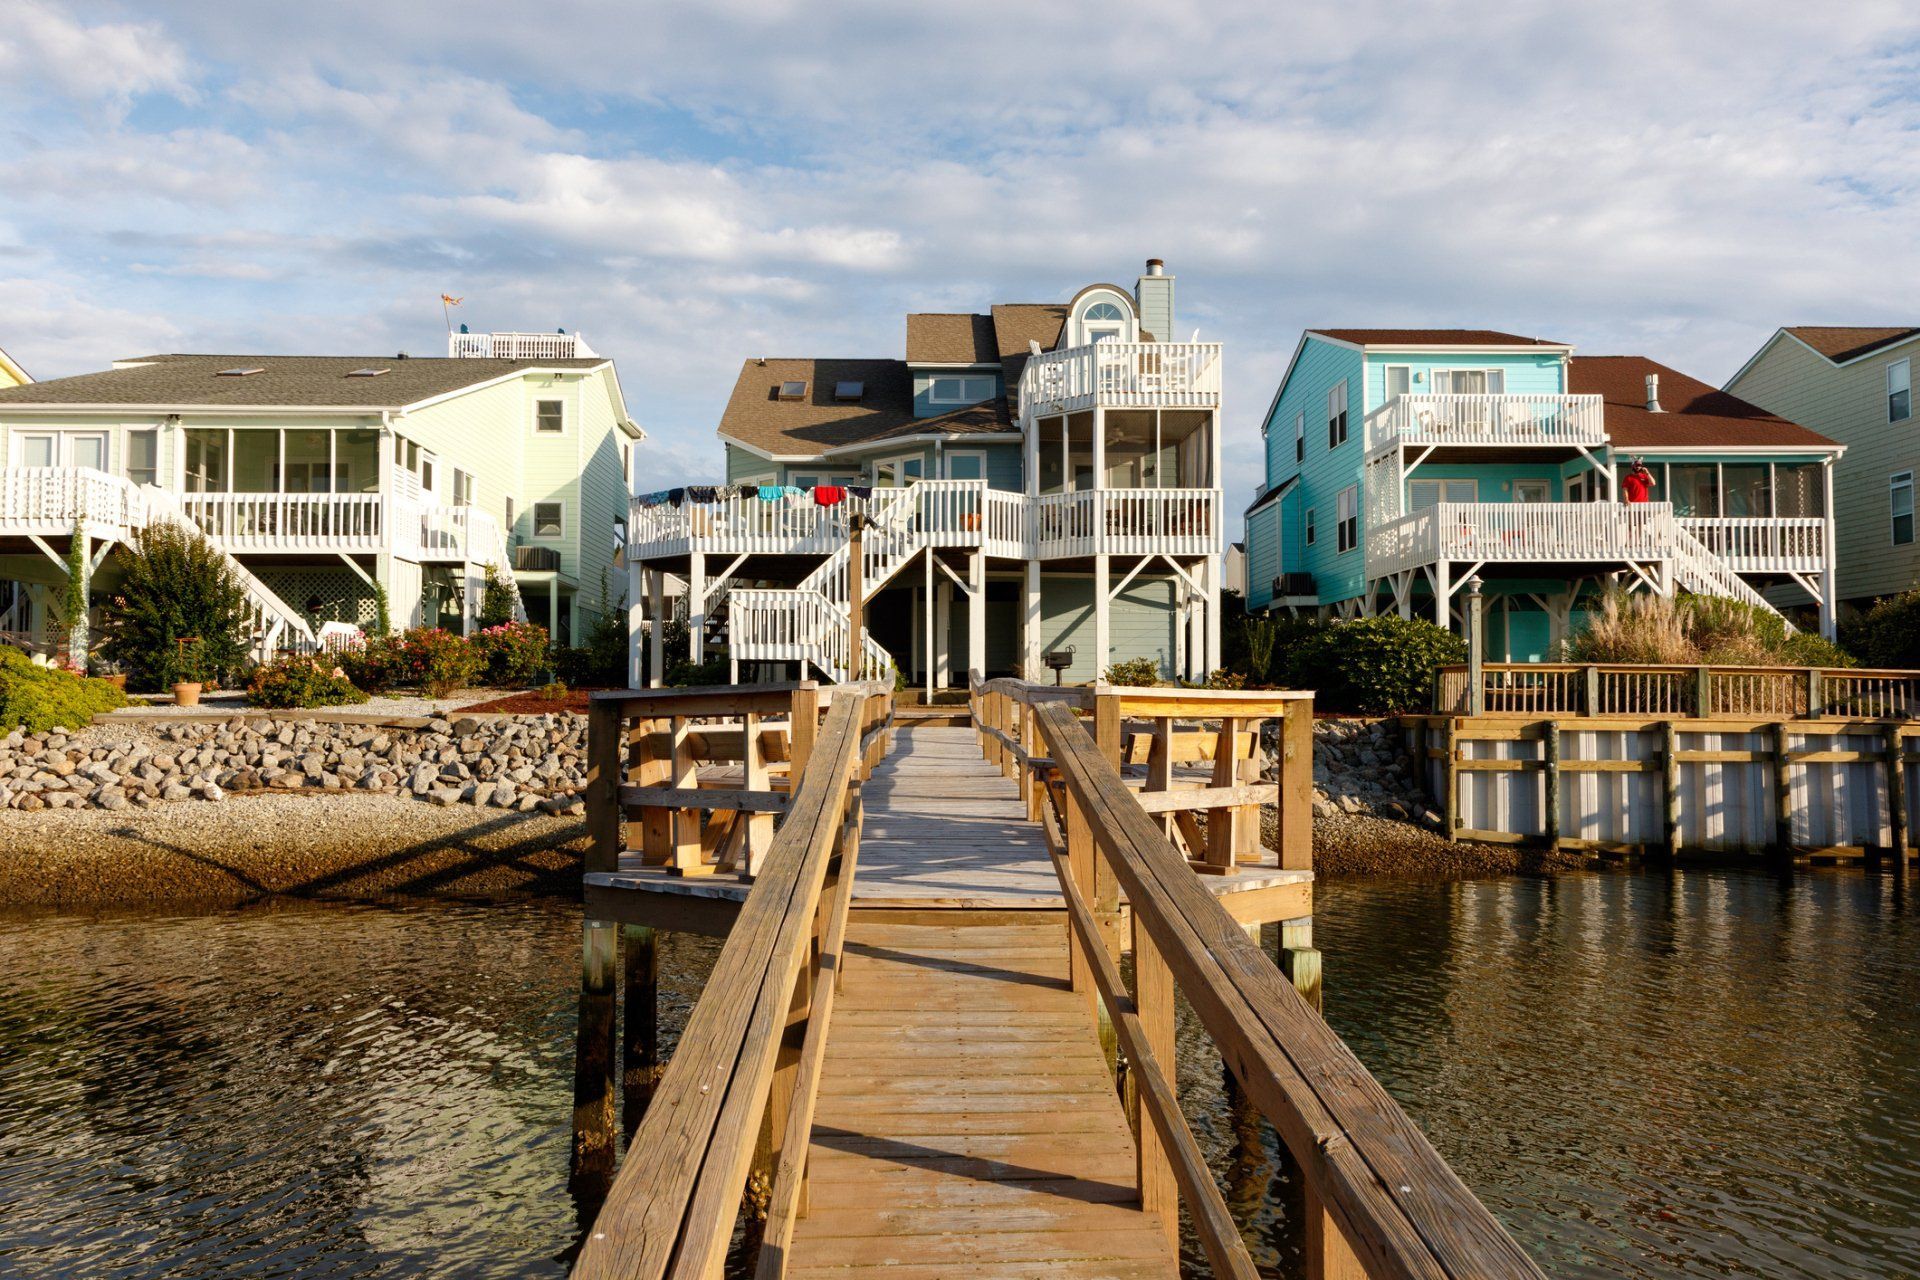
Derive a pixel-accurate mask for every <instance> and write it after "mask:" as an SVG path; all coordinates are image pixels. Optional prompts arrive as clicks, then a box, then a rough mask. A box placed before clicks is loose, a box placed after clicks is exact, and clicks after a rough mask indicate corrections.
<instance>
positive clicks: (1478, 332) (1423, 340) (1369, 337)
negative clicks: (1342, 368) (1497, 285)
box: [1308, 329, 1567, 347]
mask: <svg viewBox="0 0 1920 1280" xmlns="http://www.w3.org/2000/svg"><path fill="white" fill-rule="evenodd" d="M1308 332H1310V333H1317V334H1320V335H1322V336H1323V337H1328V338H1332V339H1333V340H1334V341H1336V342H1352V343H1356V344H1358V345H1360V346H1363V347H1364V346H1395V347H1398V346H1435V347H1564V346H1566V345H1567V344H1566V343H1564V342H1553V341H1551V340H1549V339H1546V338H1526V337H1522V336H1521V335H1519V334H1517V333H1502V332H1500V331H1499V330H1498V329H1310V330H1308Z"/></svg>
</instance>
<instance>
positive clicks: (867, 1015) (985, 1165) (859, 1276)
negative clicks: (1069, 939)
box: [787, 849, 1178, 1280]
mask: <svg viewBox="0 0 1920 1280" xmlns="http://www.w3.org/2000/svg"><path fill="white" fill-rule="evenodd" d="M862 856H863V858H864V856H865V851H864V849H863V851H862ZM863 873H864V868H863ZM925 918H926V917H921V919H925ZM967 918H970V917H969V916H963V915H957V914H956V915H955V916H954V919H955V920H956V921H960V920H964V919H967ZM1007 919H1008V917H1005V916H1001V917H998V920H999V921H1002V923H985V924H965V923H953V924H945V923H931V924H922V923H888V922H884V917H880V916H877V915H876V916H870V917H868V918H866V919H861V918H860V917H857V916H856V917H855V919H854V921H853V923H852V925H851V926H850V928H849V932H848V936H847V969H846V981H845V986H844V988H843V990H842V992H841V994H840V997H839V1001H838V1003H837V1004H836V1005H835V1006H834V1014H833V1035H832V1036H831V1037H830V1038H829V1040H828V1042H827V1053H826V1062H825V1069H824V1071H823V1072H822V1074H821V1079H820V1096H819V1102H818V1104H817V1107H816V1110H815V1112H814V1120H813V1143H812V1151H811V1160H812V1194H811V1201H812V1203H811V1206H810V1208H809V1210H808V1213H807V1215H806V1216H805V1217H803V1218H800V1219H799V1220H798V1222H797V1224H796V1227H795V1231H794V1239H793V1249H792V1256H791V1259H790V1262H789V1264H788V1272H787V1274H788V1275H790V1276H804V1277H809V1278H823V1277H826V1276H828V1275H833V1276H842V1277H846V1280H867V1278H868V1277H878V1276H881V1275H885V1276H887V1277H889V1278H891V1280H922V1278H923V1277H924V1278H926V1280H932V1278H933V1277H941V1276H983V1275H994V1276H1029V1275H1032V1276H1040V1275H1045V1276H1060V1277H1077V1276H1088V1277H1091V1276H1106V1277H1114V1278H1115V1280H1123V1278H1124V1280H1134V1278H1135V1277H1139V1278H1140V1280H1145V1278H1146V1277H1170V1276H1175V1275H1177V1274H1178V1267H1177V1265H1176V1262H1175V1258H1174V1255H1173V1251H1172V1249H1171V1247H1170V1246H1169V1244H1168V1242H1167V1237H1166V1233H1165V1231H1164V1230H1163V1225H1162V1224H1161V1223H1160V1221H1159V1220H1158V1218H1157V1217H1152V1216H1149V1215H1146V1214H1143V1213H1141V1212H1140V1210H1139V1209H1138V1208H1137V1207H1134V1206H1135V1205H1137V1198H1138V1192H1137V1191H1136V1189H1135V1185H1134V1176H1135V1175H1134V1146H1133V1137H1132V1134H1131V1132H1130V1131H1129V1129H1128V1126H1127V1119H1126V1115H1125V1114H1124V1112H1122V1110H1121V1108H1120V1102H1119V1099H1118V1097H1117V1095H1116V1094H1115V1091H1114V1085H1113V1077H1112V1074H1111V1073H1110V1072H1109V1071H1108V1069H1107V1065H1106V1061H1105V1059H1104V1058H1103V1057H1102V1055H1101V1052H1100V1048H1099V1044H1098V1041H1097V1040H1096V1039H1095V1036H1094V1029H1093V1022H1092V1017H1091V1014H1090V1011H1089V1009H1088V1005H1087V1001H1086V999H1085V998H1084V997H1076V996H1075V995H1074V994H1073V991H1072V988H1071V985H1070V983H1069V981H1068V978H1067V948H1066V934H1065V932H1064V930H1062V929H1061V927H1060V925H1059V922H1058V921H1057V920H1047V921H1045V922H1044V923H1042V922H1041V918H1039V917H1035V918H1034V920H1033V922H1032V923H1019V922H1017V919H1018V918H1017V917H1016V918H1015V921H1016V922H1014V923H1004V921H1006V920H1007Z"/></svg>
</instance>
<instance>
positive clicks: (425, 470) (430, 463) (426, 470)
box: [420, 449, 440, 498]
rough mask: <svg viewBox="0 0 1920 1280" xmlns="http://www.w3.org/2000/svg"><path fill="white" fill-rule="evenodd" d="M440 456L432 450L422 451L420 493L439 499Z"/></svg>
mask: <svg viewBox="0 0 1920 1280" xmlns="http://www.w3.org/2000/svg"><path fill="white" fill-rule="evenodd" d="M439 481H440V455H439V454H437V453H435V452H433V451H432V450H431V449H422V450H421V451H420V492H422V493H424V494H428V495H430V496H432V497H435V498H437V497H439V496H440V490H439Z"/></svg>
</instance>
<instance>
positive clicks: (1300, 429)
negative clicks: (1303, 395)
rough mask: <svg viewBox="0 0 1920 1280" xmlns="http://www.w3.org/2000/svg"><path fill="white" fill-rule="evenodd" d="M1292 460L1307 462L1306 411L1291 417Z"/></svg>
mask: <svg viewBox="0 0 1920 1280" xmlns="http://www.w3.org/2000/svg"><path fill="white" fill-rule="evenodd" d="M1293 460H1294V461H1295V462H1305V461H1306V460H1307V411H1306V410H1305V409H1302V410H1301V411H1300V412H1299V413H1296V414H1294V415H1293Z"/></svg>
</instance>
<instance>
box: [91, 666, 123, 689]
mask: <svg viewBox="0 0 1920 1280" xmlns="http://www.w3.org/2000/svg"><path fill="white" fill-rule="evenodd" d="M92 667H93V674H94V675H96V676H98V677H99V678H100V679H102V680H105V681H106V682H107V683H108V684H110V685H112V686H113V687H114V688H116V689H118V690H120V691H121V692H122V693H125V692H126V690H127V673H126V670H125V668H123V667H122V666H121V665H120V664H119V663H117V662H115V661H114V660H113V659H111V658H95V659H93V662H92Z"/></svg>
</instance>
